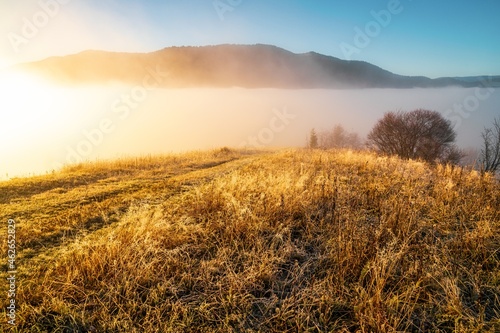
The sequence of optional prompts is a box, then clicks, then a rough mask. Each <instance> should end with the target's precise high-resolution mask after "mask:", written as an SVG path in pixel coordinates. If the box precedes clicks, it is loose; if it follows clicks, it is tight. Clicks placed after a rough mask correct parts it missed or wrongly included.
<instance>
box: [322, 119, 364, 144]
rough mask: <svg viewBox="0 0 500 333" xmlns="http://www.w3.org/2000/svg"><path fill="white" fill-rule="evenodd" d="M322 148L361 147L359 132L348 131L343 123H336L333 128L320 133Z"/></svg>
mask: <svg viewBox="0 0 500 333" xmlns="http://www.w3.org/2000/svg"><path fill="white" fill-rule="evenodd" d="M319 146H320V147H321V148H325V149H329V148H354V149H357V148H360V147H361V139H360V138H359V135H358V134H357V133H351V132H348V131H346V130H345V129H344V127H342V125H339V124H337V125H335V126H334V127H333V128H332V129H331V130H328V131H323V132H321V133H320V134H319Z"/></svg>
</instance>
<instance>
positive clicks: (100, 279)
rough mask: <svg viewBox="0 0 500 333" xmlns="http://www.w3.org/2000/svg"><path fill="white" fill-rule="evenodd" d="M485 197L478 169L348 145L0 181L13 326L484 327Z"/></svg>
mask: <svg viewBox="0 0 500 333" xmlns="http://www.w3.org/2000/svg"><path fill="white" fill-rule="evenodd" d="M499 194H500V185H499V183H498V181H496V180H495V179H493V178H492V177H491V176H489V175H480V174H478V173H476V172H470V171H465V170H462V169H459V168H451V167H444V166H437V167H430V166H427V165H425V164H423V163H419V162H414V161H401V160H399V159H397V158H388V157H379V156H376V155H374V154H370V153H353V152H350V151H336V152H326V151H303V150H290V151H281V152H276V153H254V154H248V153H241V152H234V151H229V150H226V149H223V150H220V151H215V152H205V153H197V154H187V155H180V156H166V157H151V158H141V159H133V160H121V161H115V162H109V163H105V162H103V163H98V164H95V163H94V164H85V165H80V166H74V167H70V168H67V169H65V170H63V171H62V172H60V173H56V174H53V175H48V176H44V177H36V178H28V179H18V180H12V181H8V182H3V183H0V220H1V221H3V223H4V224H5V227H4V226H2V229H1V230H2V232H5V230H6V229H7V226H6V225H7V223H6V221H7V220H8V219H9V218H12V219H15V220H16V222H17V229H16V231H17V233H16V236H17V241H18V255H17V259H16V260H17V261H16V263H17V265H18V276H17V280H18V288H19V289H18V294H17V298H16V302H17V304H18V309H17V311H18V312H17V322H18V325H17V328H16V329H17V331H19V332H306V331H307V332H396V331H408V332H498V331H500V195H499ZM4 246H5V245H4ZM2 264H3V266H2V276H1V278H2V281H5V271H6V270H7V266H6V264H5V260H3V261H2ZM6 289H7V284H6V283H2V284H1V285H0V293H1V294H2V295H4V294H6ZM1 311H3V313H4V312H5V306H4V305H2V310H1ZM3 318H4V316H3ZM2 325H3V327H4V328H5V329H7V328H9V325H8V324H7V323H6V321H3V322H2ZM13 331H16V330H15V329H14V330H13Z"/></svg>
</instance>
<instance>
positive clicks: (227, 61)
mask: <svg viewBox="0 0 500 333" xmlns="http://www.w3.org/2000/svg"><path fill="white" fill-rule="evenodd" d="M15 68H17V69H21V70H28V71H32V72H36V73H39V74H42V75H43V76H47V77H50V78H52V79H54V80H55V81H58V82H63V83H65V84H82V83H103V82H113V81H118V82H124V83H130V84H141V83H142V81H144V77H145V76H146V75H147V73H148V70H149V72H150V71H151V69H156V70H161V71H163V72H168V73H169V75H168V76H165V77H163V78H162V80H161V82H159V86H161V87H165V88H189V87H234V86H238V87H242V88H285V89H302V88H305V89H314V88H335V89H352V88H438V87H447V86H458V87H500V76H492V77H485V76H471V77H464V78H460V77H443V78H436V79H431V78H428V77H425V76H404V75H398V74H395V73H392V72H390V71H387V70H385V69H383V68H381V67H378V66H376V65H373V64H371V63H368V62H365V61H357V60H342V59H339V58H335V57H333V56H328V55H323V54H320V53H317V52H314V51H310V52H307V53H292V52H290V51H288V50H285V49H283V48H280V47H278V46H274V45H266V44H255V45H235V44H220V45H210V46H172V47H166V48H163V49H160V50H157V51H153V52H149V53H130V52H108V51H99V50H86V51H82V52H79V53H76V54H72V55H67V56H56V57H49V58H46V59H43V60H40V61H36V62H30V63H24V64H19V65H17V66H15Z"/></svg>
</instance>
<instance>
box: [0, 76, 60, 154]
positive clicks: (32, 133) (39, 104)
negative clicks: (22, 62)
mask: <svg viewBox="0 0 500 333" xmlns="http://www.w3.org/2000/svg"><path fill="white" fill-rule="evenodd" d="M0 91H1V95H2V101H1V105H2V106H1V109H0V110H1V117H2V120H1V122H0V139H1V140H2V142H4V143H5V142H7V143H8V145H9V146H10V147H13V148H15V147H17V146H26V145H29V144H33V141H34V140H36V139H38V138H39V136H40V135H41V134H43V133H47V132H48V131H50V130H51V129H53V128H54V127H56V126H57V125H58V124H59V122H58V119H60V116H61V112H62V110H60V108H56V107H54V98H55V97H54V93H55V88H54V87H52V86H50V85H49V84H48V83H47V82H45V81H43V80H41V79H38V78H36V77H35V76H32V75H28V74H24V73H7V74H4V75H1V76H0ZM3 146H5V145H3Z"/></svg>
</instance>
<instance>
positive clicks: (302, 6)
mask: <svg viewBox="0 0 500 333" xmlns="http://www.w3.org/2000/svg"><path fill="white" fill-rule="evenodd" d="M217 1H218V2H217ZM19 2H20V1H18V2H13V1H2V2H0V34H1V35H3V38H2V39H1V42H0V68H1V67H6V66H8V65H12V64H14V63H18V62H24V61H32V60H37V59H41V58H45V57H48V56H52V55H65V54H71V53H76V52H80V51H83V50H86V49H102V50H111V51H127V52H149V51H154V50H157V49H161V48H164V47H168V46H173V45H177V46H179V45H209V44H222V43H235V44H255V43H264V44H273V45H277V46H280V47H283V48H285V49H288V50H290V51H292V52H297V53H300V52H308V51H316V52H319V53H323V54H326V55H331V56H335V57H338V58H341V59H346V58H347V59H352V60H364V61H368V62H371V63H373V64H375V65H378V66H380V67H382V68H384V69H387V70H390V71H392V72H395V73H398V74H403V75H425V76H429V77H440V76H467V75H500V61H499V59H500V20H499V19H498V16H499V14H500V1H498V0H479V1H470V0H469V1H466V0H456V1H453V2H451V1H447V2H445V1H439V2H438V1H430V0H399V1H398V0H376V1H361V0H328V1H327V0H317V1H312V0H287V1H284V0H281V1H279V0H277V1H269V0H268V1H264V0H216V1H213V0H191V1H188V0H164V1H159V0H153V1H151V0H149V1H147V0H121V1H119V0H85V1H84V0H36V1H35V0H26V1H22V2H21V3H19ZM214 3H216V4H218V6H219V11H217V10H216V5H214ZM43 4H45V5H43ZM43 7H45V8H49V10H48V11H49V12H50V11H51V12H50V13H49V14H50V15H49V14H44V9H43ZM45 12H47V9H45ZM388 14H389V16H388ZM44 15H45V16H44ZM377 16H379V17H378V19H377ZM221 18H222V19H221ZM36 19H37V20H38V22H35V20H36ZM34 23H37V24H38V26H35V30H30V29H29V25H30V24H34ZM27 25H28V27H27ZM23 29H24V30H23ZM26 32H29V33H28V34H26Z"/></svg>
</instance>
